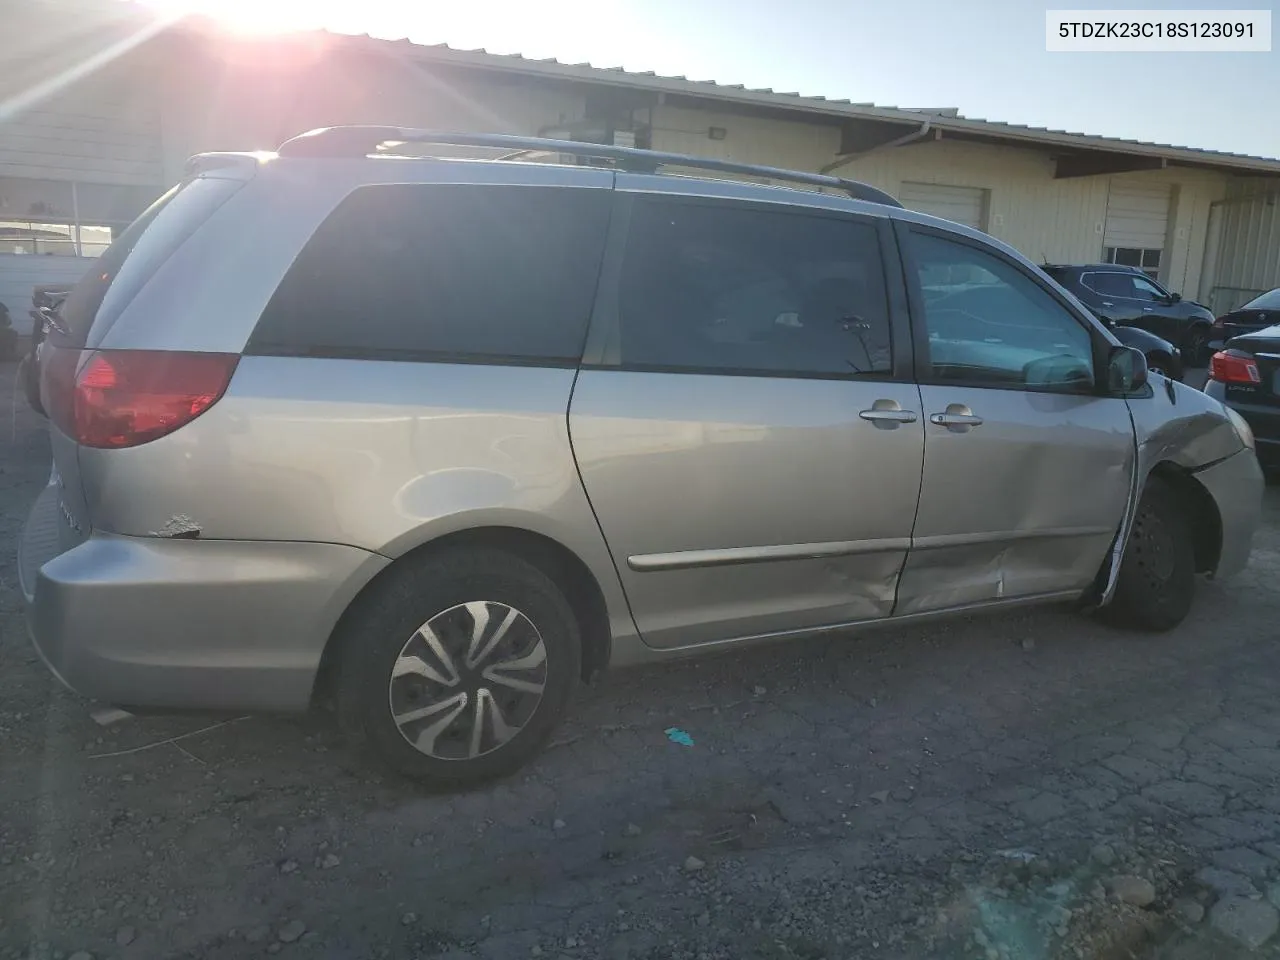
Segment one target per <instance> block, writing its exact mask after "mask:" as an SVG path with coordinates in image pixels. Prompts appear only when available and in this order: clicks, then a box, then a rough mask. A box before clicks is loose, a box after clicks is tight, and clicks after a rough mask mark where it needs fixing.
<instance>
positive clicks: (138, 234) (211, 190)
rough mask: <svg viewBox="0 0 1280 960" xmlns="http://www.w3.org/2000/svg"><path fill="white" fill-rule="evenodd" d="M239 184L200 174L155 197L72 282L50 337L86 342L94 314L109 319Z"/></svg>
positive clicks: (63, 342) (73, 343) (67, 342)
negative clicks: (59, 329)
mask: <svg viewBox="0 0 1280 960" xmlns="http://www.w3.org/2000/svg"><path fill="white" fill-rule="evenodd" d="M241 186H242V182H241V181H237V180H224V179H216V178H203V177H201V178H196V179H193V180H187V181H185V182H183V183H181V184H179V185H177V186H176V187H173V188H172V189H170V190H169V191H168V192H167V193H165V194H164V195H163V196H161V197H160V199H158V200H156V202H155V203H153V204H152V205H151V206H149V207H148V208H147V209H146V210H144V211H143V212H142V213H141V214H140V215H139V216H138V218H137V219H136V220H134V221H133V223H131V224H130V225H129V227H128V229H126V230H125V231H124V233H122V234H120V236H119V237H117V238H116V240H115V241H114V242H113V243H112V244H111V246H109V247H108V248H107V249H106V250H105V251H104V252H103V254H102V256H100V257H98V259H97V260H95V261H94V263H93V266H92V268H91V269H90V270H89V272H88V273H86V274H85V276H84V277H83V278H82V279H81V280H80V282H79V283H77V284H76V285H75V287H73V288H72V290H71V293H70V294H68V295H67V299H66V301H65V302H64V303H63V305H62V309H61V310H60V311H59V314H58V318H59V320H60V321H61V326H62V328H63V330H65V334H59V333H57V332H56V331H52V332H51V335H50V339H51V340H52V341H54V342H55V343H56V344H57V345H59V346H70V347H83V346H85V344H86V342H87V341H88V339H89V331H90V330H91V329H93V325H94V322H95V320H101V321H102V322H103V323H104V324H108V325H109V324H110V323H112V322H113V321H114V320H115V318H116V317H117V316H119V314H120V311H121V310H123V309H124V307H125V306H126V305H127V304H128V302H129V301H130V300H132V299H133V297H134V295H135V294H137V292H138V291H139V290H141V289H142V285H143V284H144V283H146V281H147V280H148V279H149V278H150V277H151V275H152V274H154V273H155V271H156V268H157V267H159V266H160V264H161V263H162V262H163V261H164V260H165V259H166V258H167V257H168V256H169V255H170V254H171V253H173V251H174V250H176V249H178V247H179V246H180V245H181V244H182V242H183V241H184V240H186V239H187V238H188V237H189V236H191V234H192V233H194V232H195V230H196V228H197V227H199V226H200V225H201V224H202V223H204V222H205V221H206V220H207V219H208V218H209V216H210V215H211V214H212V213H213V211H214V210H216V209H217V208H218V207H219V206H221V205H222V204H223V203H224V202H225V201H226V199H227V198H228V197H230V196H231V194H233V193H234V192H235V191H236V190H238V189H239V188H240V187H241ZM152 227H154V228H155V229H152ZM108 295H110V296H109V299H108Z"/></svg>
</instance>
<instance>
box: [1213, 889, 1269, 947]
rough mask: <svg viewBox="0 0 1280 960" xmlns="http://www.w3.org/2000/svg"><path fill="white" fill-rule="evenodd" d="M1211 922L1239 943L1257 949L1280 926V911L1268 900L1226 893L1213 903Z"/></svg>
mask: <svg viewBox="0 0 1280 960" xmlns="http://www.w3.org/2000/svg"><path fill="white" fill-rule="evenodd" d="M1209 922H1210V923H1212V924H1213V926H1214V927H1215V928H1216V929H1217V930H1219V931H1220V932H1222V933H1224V934H1226V935H1227V936H1228V937H1230V938H1231V939H1232V940H1235V941H1236V942H1237V943H1241V944H1243V945H1244V946H1246V947H1248V948H1249V949H1250V950H1256V949H1258V947H1260V946H1262V945H1263V944H1264V943H1266V942H1267V941H1268V940H1270V939H1271V938H1272V937H1273V936H1275V932H1276V930H1277V928H1280V913H1277V912H1276V908H1275V907H1273V906H1272V905H1271V904H1269V903H1267V902H1266V901H1265V900H1249V899H1246V898H1244V897H1225V898H1223V899H1222V900H1219V901H1218V902H1217V903H1215V904H1214V905H1213V909H1212V910H1211V911H1210V912H1209Z"/></svg>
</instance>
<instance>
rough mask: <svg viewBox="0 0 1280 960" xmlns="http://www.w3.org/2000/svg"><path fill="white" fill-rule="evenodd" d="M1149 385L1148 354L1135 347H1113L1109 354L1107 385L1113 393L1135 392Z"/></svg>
mask: <svg viewBox="0 0 1280 960" xmlns="http://www.w3.org/2000/svg"><path fill="white" fill-rule="evenodd" d="M1146 385H1147V356H1146V354H1144V353H1143V352H1142V351H1141V350H1137V349H1135V348H1134V347H1112V348H1111V353H1110V354H1108V355H1107V386H1108V388H1109V389H1110V391H1111V392H1112V393H1120V394H1128V393H1135V392H1137V391H1138V390H1141V389H1142V388H1143V387H1145V386H1146Z"/></svg>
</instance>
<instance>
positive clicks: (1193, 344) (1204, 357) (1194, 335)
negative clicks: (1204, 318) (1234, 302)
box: [1182, 326, 1209, 367]
mask: <svg viewBox="0 0 1280 960" xmlns="http://www.w3.org/2000/svg"><path fill="white" fill-rule="evenodd" d="M1208 345H1209V328H1208V327H1206V326H1198V327H1192V328H1191V329H1190V330H1189V331H1188V332H1187V339H1186V342H1185V343H1184V344H1183V345H1182V355H1183V356H1184V357H1185V358H1186V362H1187V363H1188V364H1189V365H1191V366H1193V367H1201V366H1204V365H1205V364H1206V363H1207V362H1208V360H1209V356H1208V352H1209V351H1208V349H1207V348H1208Z"/></svg>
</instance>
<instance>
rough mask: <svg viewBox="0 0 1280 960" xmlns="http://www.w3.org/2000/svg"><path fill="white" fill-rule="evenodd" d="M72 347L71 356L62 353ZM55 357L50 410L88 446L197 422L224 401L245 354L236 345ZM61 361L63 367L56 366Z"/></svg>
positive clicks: (137, 439)
mask: <svg viewBox="0 0 1280 960" xmlns="http://www.w3.org/2000/svg"><path fill="white" fill-rule="evenodd" d="M63 354H65V355H66V356H65V358H64V356H63ZM80 356H81V354H80V352H79V351H76V350H59V351H58V352H57V353H56V354H55V355H54V356H53V357H50V367H49V372H48V373H49V375H48V384H47V386H48V390H49V392H50V395H51V396H50V399H51V400H52V402H53V406H52V409H51V410H50V417H51V418H52V419H53V421H54V423H56V424H57V425H58V428H59V429H60V430H62V431H63V432H64V433H66V434H67V435H68V436H70V437H72V438H73V439H74V440H75V441H76V442H77V443H80V444H82V445H84V446H86V447H106V448H119V447H136V446H138V445H139V444H142V443H148V442H149V441H151V440H155V439H157V438H159V437H163V436H164V435H165V434H168V433H172V432H173V431H174V430H177V429H178V428H179V427H181V426H183V425H184V424H187V423H190V422H191V421H192V420H194V419H195V418H196V417H198V416H200V414H202V413H204V412H205V411H206V410H208V409H209V408H210V407H211V406H213V405H214V404H215V403H217V402H218V399H219V398H220V397H221V396H222V394H223V392H224V391H225V390H226V389H227V384H228V383H230V382H231V375H232V374H233V373H235V369H236V364H237V363H238V362H239V360H240V357H239V355H238V354H234V353H175V352H170V351H165V350H95V351H92V352H90V353H89V356H88V359H87V360H86V361H85V363H84V365H83V366H81V367H80V372H79V374H77V375H76V376H75V380H74V384H71V383H69V382H68V381H69V380H70V378H69V377H68V376H67V372H68V369H69V370H74V369H75V366H76V364H77V361H78V360H79V357H80ZM55 368H56V369H55Z"/></svg>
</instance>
